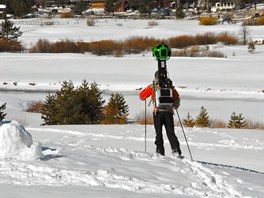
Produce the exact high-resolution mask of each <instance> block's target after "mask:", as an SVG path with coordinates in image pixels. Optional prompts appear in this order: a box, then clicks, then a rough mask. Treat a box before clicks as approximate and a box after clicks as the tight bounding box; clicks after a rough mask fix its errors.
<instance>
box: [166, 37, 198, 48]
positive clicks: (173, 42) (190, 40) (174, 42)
mask: <svg viewBox="0 0 264 198" xmlns="http://www.w3.org/2000/svg"><path fill="white" fill-rule="evenodd" d="M195 43H196V42H195V38H194V37H193V36H188V35H183V36H177V37H172V38H169V44H170V47H171V48H185V47H189V46H191V45H195Z"/></svg>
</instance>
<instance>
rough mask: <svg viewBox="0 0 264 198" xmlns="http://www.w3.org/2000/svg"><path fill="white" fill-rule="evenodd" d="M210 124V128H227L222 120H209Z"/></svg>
mask: <svg viewBox="0 0 264 198" xmlns="http://www.w3.org/2000/svg"><path fill="white" fill-rule="evenodd" d="M210 123H211V125H210V127H211V128H226V127H227V123H225V122H224V121H222V120H217V119H214V120H210Z"/></svg>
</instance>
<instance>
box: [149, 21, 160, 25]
mask: <svg viewBox="0 0 264 198" xmlns="http://www.w3.org/2000/svg"><path fill="white" fill-rule="evenodd" d="M158 25H159V23H158V22H157V21H155V20H151V21H148V26H158Z"/></svg>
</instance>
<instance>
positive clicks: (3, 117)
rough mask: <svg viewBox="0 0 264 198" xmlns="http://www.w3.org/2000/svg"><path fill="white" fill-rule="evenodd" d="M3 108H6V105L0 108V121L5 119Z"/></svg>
mask: <svg viewBox="0 0 264 198" xmlns="http://www.w3.org/2000/svg"><path fill="white" fill-rule="evenodd" d="M5 108H6V103H4V104H2V105H1V106H0V121H2V120H3V119H5V117H6V113H4V112H3V110H5Z"/></svg>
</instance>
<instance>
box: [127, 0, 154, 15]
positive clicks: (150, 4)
mask: <svg viewBox="0 0 264 198" xmlns="http://www.w3.org/2000/svg"><path fill="white" fill-rule="evenodd" d="M131 4H133V5H135V7H136V8H137V10H138V11H139V12H140V14H142V15H143V14H146V13H147V14H148V15H149V16H151V11H152V10H153V9H154V8H155V7H156V6H157V2H156V0H131Z"/></svg>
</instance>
